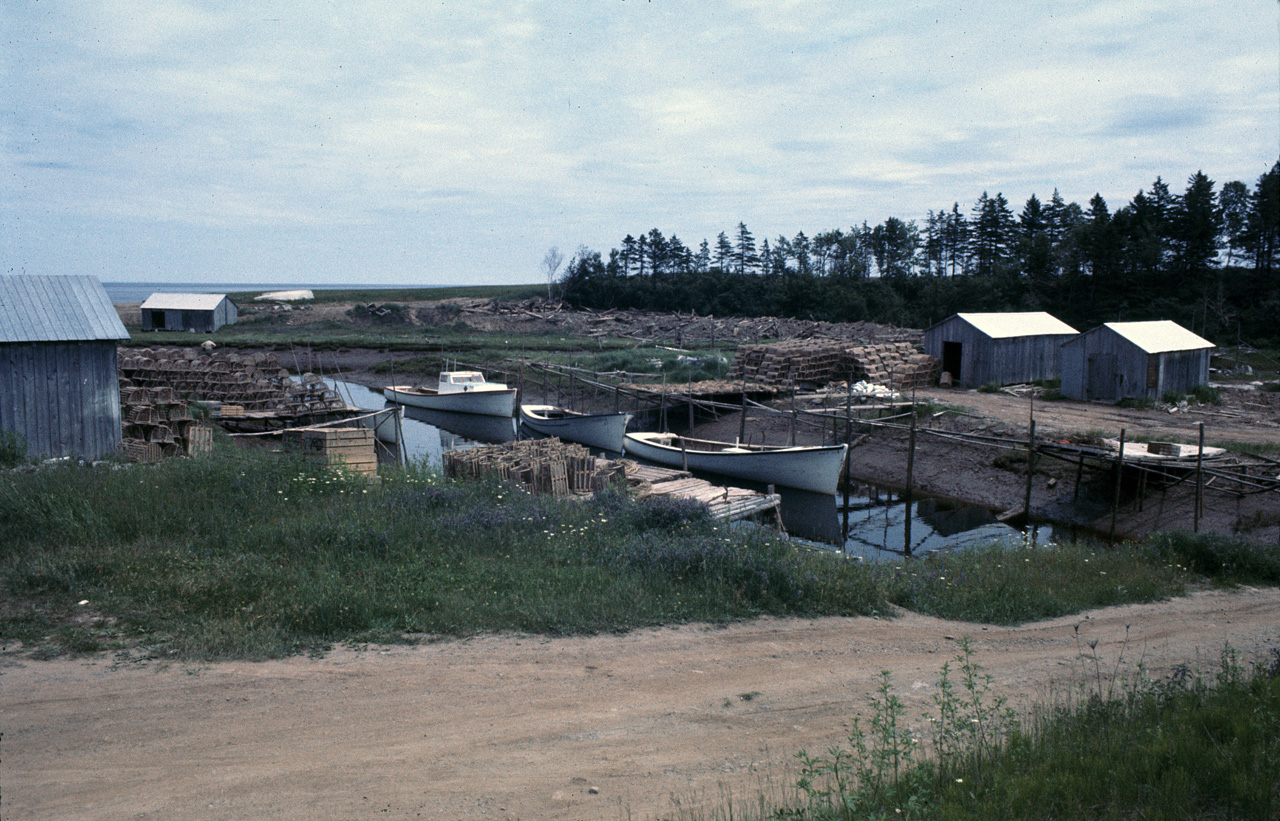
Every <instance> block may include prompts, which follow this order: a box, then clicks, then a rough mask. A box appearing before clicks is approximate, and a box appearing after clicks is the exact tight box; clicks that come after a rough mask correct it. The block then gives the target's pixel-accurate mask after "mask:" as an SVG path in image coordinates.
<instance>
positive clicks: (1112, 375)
mask: <svg viewBox="0 0 1280 821" xmlns="http://www.w3.org/2000/svg"><path fill="white" fill-rule="evenodd" d="M1209 353H1210V351H1209V349H1208V348H1203V349H1199V350H1191V351H1168V352H1165V353H1159V354H1148V353H1147V352H1146V351H1144V350H1143V349H1142V348H1139V347H1138V346H1137V345H1134V344H1133V343H1132V342H1130V341H1129V340H1127V339H1125V338H1124V337H1122V336H1121V335H1120V334H1118V333H1116V332H1115V331H1113V330H1111V329H1110V328H1108V327H1106V326H1105V325H1102V326H1099V327H1097V328H1094V329H1093V330H1091V331H1088V332H1087V333H1083V334H1081V335H1080V336H1078V337H1076V338H1074V339H1072V340H1071V342H1069V343H1068V344H1066V345H1063V346H1062V395H1063V396H1066V397H1069V398H1071V399H1099V400H1103V401H1107V402H1118V401H1120V400H1122V399H1151V400H1156V399H1160V398H1161V397H1162V396H1164V395H1165V394H1166V393H1168V392H1169V391H1177V392H1178V393H1188V392H1190V391H1191V390H1192V389H1193V388H1195V387H1196V386H1197V385H1203V384H1205V383H1207V382H1208V381H1209ZM1091 361H1092V362H1093V363H1094V366H1095V367H1096V366H1097V364H1098V363H1104V365H1105V367H1106V368H1107V369H1108V371H1109V372H1108V373H1107V374H1092V373H1090V362H1091ZM1153 371H1154V372H1155V373H1156V374H1157V378H1156V380H1155V382H1154V383H1153V382H1152V381H1151V379H1150V376H1151V374H1152V372H1153ZM1099 384H1104V385H1106V386H1107V388H1106V389H1105V390H1100V389H1095V390H1090V385H1094V386H1097V385H1099Z"/></svg>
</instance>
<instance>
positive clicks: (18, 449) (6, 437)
mask: <svg viewBox="0 0 1280 821" xmlns="http://www.w3.org/2000/svg"><path fill="white" fill-rule="evenodd" d="M26 462H27V443H26V440H25V439H23V438H22V434H20V433H18V432H16V431H11V430H3V431H0V468H11V467H17V466H18V465H21V464H24V463H26Z"/></svg>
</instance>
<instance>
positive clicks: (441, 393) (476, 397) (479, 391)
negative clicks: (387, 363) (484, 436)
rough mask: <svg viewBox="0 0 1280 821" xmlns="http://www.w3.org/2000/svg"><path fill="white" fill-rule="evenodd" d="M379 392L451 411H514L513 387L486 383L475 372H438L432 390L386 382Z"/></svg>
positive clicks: (505, 413)
mask: <svg viewBox="0 0 1280 821" xmlns="http://www.w3.org/2000/svg"><path fill="white" fill-rule="evenodd" d="M382 395H383V396H385V397H386V398H387V399H388V400H390V401H392V402H398V403H399V404H401V405H409V406H411V407H415V408H425V409H427V410H438V411H450V412H453V413H478V414H482V415H484V416H505V417H507V418H510V417H512V416H514V415H515V410H516V389H515V388H508V387H507V386H506V385H505V384H503V383H502V382H488V381H486V380H485V378H484V374H482V373H480V372H479V371H441V372H440V379H439V380H438V382H437V384H436V387H435V388H434V389H432V388H425V387H418V386H411V385H388V386H387V387H385V388H383V389H382Z"/></svg>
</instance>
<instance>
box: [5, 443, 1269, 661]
mask: <svg viewBox="0 0 1280 821" xmlns="http://www.w3.org/2000/svg"><path fill="white" fill-rule="evenodd" d="M1206 578H1207V579H1212V580H1214V581H1215V582H1216V583H1220V584H1238V583H1255V584H1276V583H1280V548H1276V547H1263V546H1258V545H1251V544H1249V543H1246V542H1243V541H1232V540H1215V539H1206V538H1203V537H1191V536H1186V535H1176V534H1175V535H1169V536H1163V537H1160V538H1159V539H1157V540H1155V541H1153V543H1152V544H1151V545H1150V546H1147V547H1135V546H1131V545H1130V546H1123V547H1121V548H1118V549H1114V550H1111V549H1105V548H1101V547H1098V548H1089V547H1084V546H1064V547H1057V548H1054V547H1048V548H1045V547H1007V546H999V545H996V546H990V547H977V548H970V549H966V550H964V551H961V552H957V553H948V554H937V555H934V556H931V557H929V558H926V559H923V560H914V561H911V562H908V563H905V564H902V565H897V566H893V565H861V564H858V563H855V562H849V561H844V560H842V559H839V558H836V557H835V556H833V555H831V554H825V553H815V552H810V551H806V550H800V549H797V548H795V547H794V546H792V545H791V544H790V543H788V542H786V541H785V540H784V539H782V538H780V537H779V536H777V535H776V534H773V533H772V532H771V531H767V530H763V529H758V528H746V529H743V528H737V527H730V526H727V525H723V524H720V523H717V522H715V521H712V520H711V519H709V518H708V516H707V514H706V513H705V511H704V510H703V509H702V508H701V507H699V506H697V505H694V504H691V503H685V502H673V501H670V500H663V499H648V500H642V501H637V500H635V499H632V498H630V497H629V496H627V495H626V494H624V493H622V492H606V493H603V494H601V495H599V496H598V497H597V498H595V499H593V500H589V501H577V500H573V501H569V500H555V499H551V498H546V497H532V496H529V495H527V494H525V493H523V492H521V491H518V490H515V489H513V488H511V487H509V486H505V485H501V484H496V483H482V482H451V481H450V482H446V481H443V480H442V479H441V477H440V476H438V475H437V474H435V473H433V472H431V471H429V470H426V469H425V468H423V467H421V466H418V467H414V468H411V469H409V470H406V471H402V472H399V471H391V472H388V473H387V474H386V476H385V478H384V480H383V481H382V482H381V483H369V482H367V481H366V480H364V479H362V478H360V477H355V476H351V475H346V474H340V473H333V472H330V471H327V470H325V469H324V468H323V467H321V466H319V465H317V464H315V463H312V462H308V461H306V460H305V459H303V458H301V457H294V456H288V455H279V454H268V453H264V452H261V451H257V450H253V449H237V448H234V447H231V446H228V445H219V447H218V449H217V450H216V451H215V453H214V454H213V455H212V456H210V457H209V458H203V459H196V460H191V459H185V460H169V461H166V462H163V463H161V464H158V465H150V466H144V465H137V466H128V467H126V466H120V465H115V466H107V467H89V466H77V465H60V466H54V467H46V468H42V469H40V470H38V471H34V472H12V471H11V472H8V473H3V474H0V638H2V639H4V640H9V641H20V642H22V643H23V644H24V645H26V646H27V647H28V648H29V649H34V650H35V651H37V652H42V653H43V652H47V653H57V652H65V651H77V652H79V651H86V652H87V651H95V650H106V649H111V648H126V647H133V648H137V647H142V648H145V649H146V651H147V652H151V653H155V654H162V655H172V656H179V657H189V658H205V659H213V658H266V657H273V656H280V655H285V654H289V653H296V652H302V651H308V650H315V649H323V648H324V647H326V646H328V645H329V644H331V643H333V642H342V641H377V642H393V641H413V640H419V639H422V638H425V637H431V636H442V637H448V636H466V635H472V634H476V633H487V632H498V631H523V632H536V633H541V634H547V635H563V634H570V633H585V632H595V631H611V630H627V629H631V628H635V627H640V626H646V625H660V624H671V623H681V622H692V621H705V622H725V621H730V620H734V619H743V618H750V617H753V616H758V615H765V614H768V615H778V616H782V615H796V616H806V617H809V616H821V615H867V614H885V613H887V612H889V611H890V603H892V604H897V605H900V606H902V607H905V608H908V609H911V610H916V611H919V612H924V613H929V614H932V615H936V616H939V617H942V618H951V619H963V620H969V621H981V622H988V623H1001V624H1005V623H1016V622H1024V621H1030V620H1034V619H1039V618H1047V617H1052V616H1060V615H1066V614H1069V613H1075V612H1080V611H1081V610H1084V609H1088V608H1092V607H1098V606H1103V605H1108V604H1121V603H1126V602H1135V601H1151V600H1154V599H1159V598H1163V597H1167V596H1172V595H1177V594H1179V593H1180V592H1182V591H1183V590H1184V589H1185V587H1186V586H1187V585H1188V584H1194V583H1198V582H1199V581H1201V580H1202V579H1206Z"/></svg>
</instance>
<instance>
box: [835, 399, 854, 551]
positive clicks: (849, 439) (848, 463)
mask: <svg viewBox="0 0 1280 821" xmlns="http://www.w3.org/2000/svg"><path fill="white" fill-rule="evenodd" d="M845 385H846V387H847V393H846V394H845V399H844V443H845V450H844V538H843V539H842V540H841V541H840V544H841V549H842V550H843V549H844V545H845V544H846V543H847V542H848V541H849V484H850V476H849V474H850V473H852V469H853V380H849V381H847V382H846V383H845ZM831 425H832V427H833V428H834V427H835V425H836V423H835V422H834V421H832V423H831ZM835 442H836V436H835V431H834V430H832V431H831V443H832V444H835Z"/></svg>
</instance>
